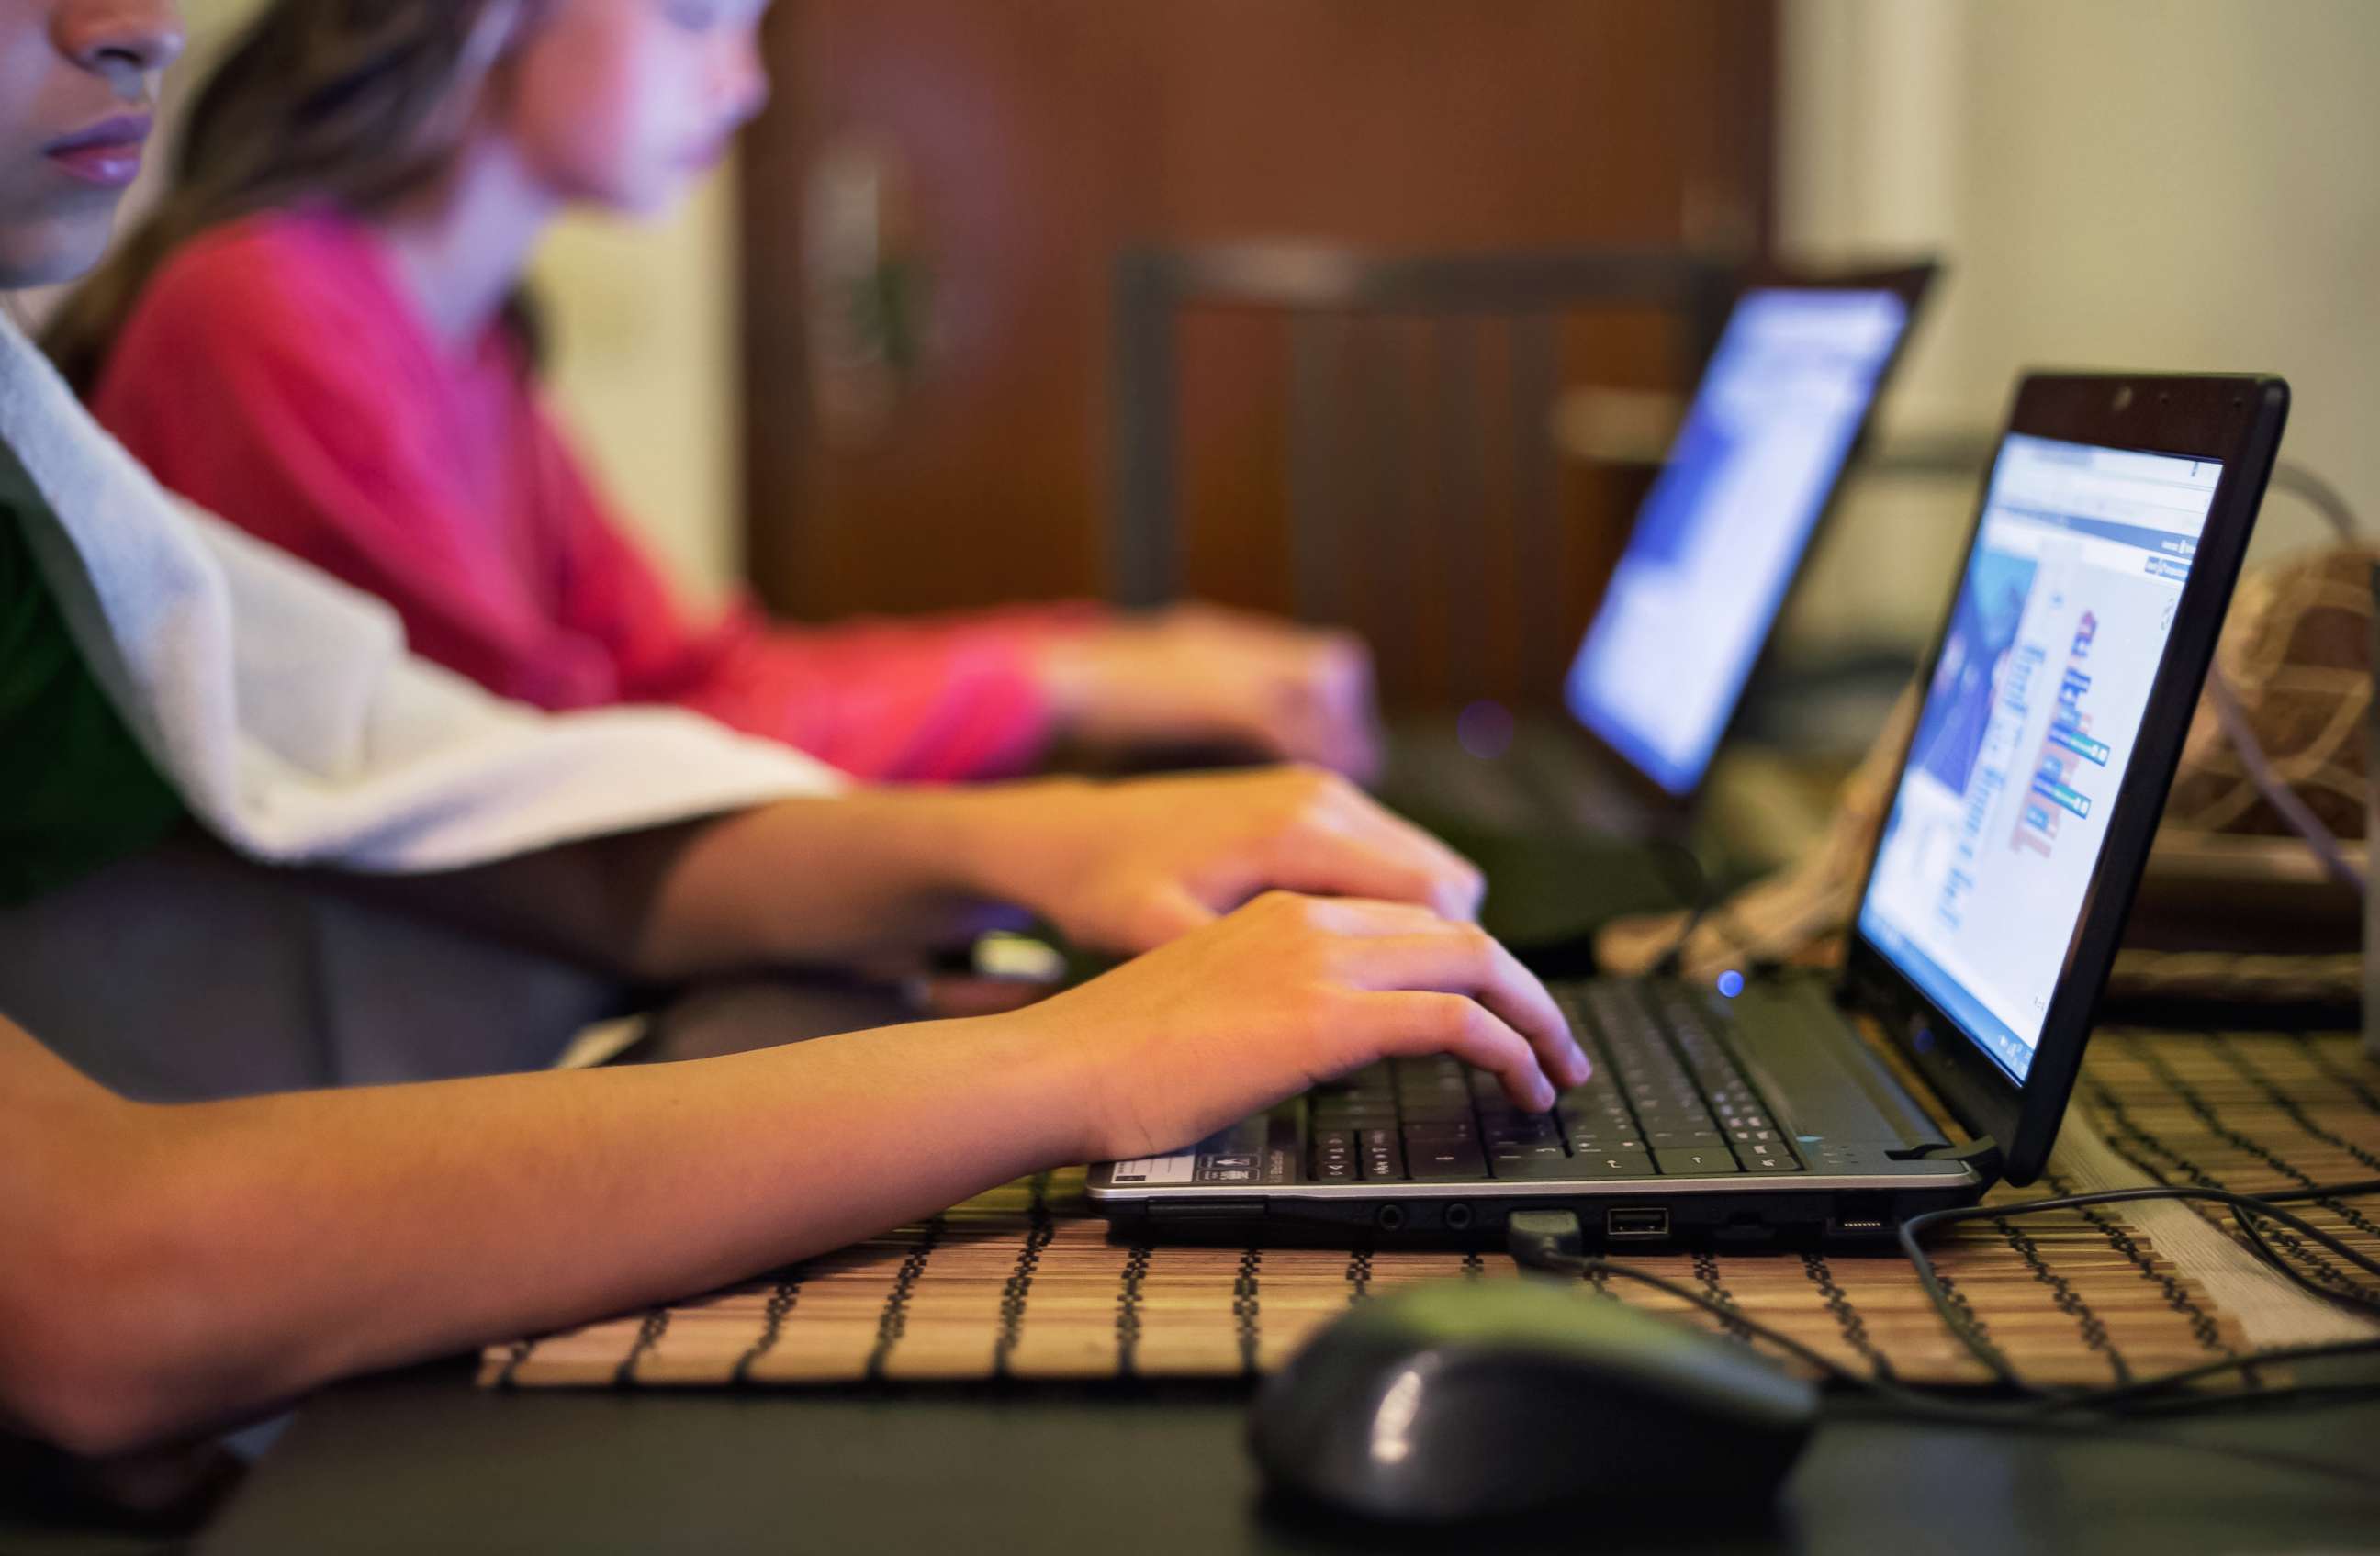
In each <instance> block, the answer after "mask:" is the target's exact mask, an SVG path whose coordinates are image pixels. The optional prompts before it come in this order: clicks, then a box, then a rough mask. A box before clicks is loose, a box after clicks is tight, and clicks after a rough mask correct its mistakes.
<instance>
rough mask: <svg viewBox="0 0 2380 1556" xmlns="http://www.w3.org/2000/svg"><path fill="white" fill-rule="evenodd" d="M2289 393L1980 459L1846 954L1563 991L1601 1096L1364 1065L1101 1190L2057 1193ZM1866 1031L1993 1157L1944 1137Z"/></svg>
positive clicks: (1398, 1222)
mask: <svg viewBox="0 0 2380 1556" xmlns="http://www.w3.org/2000/svg"><path fill="white" fill-rule="evenodd" d="M2288 404H2289V390H2288V386H2287V385H2285V384H2284V383H2282V382H2281V381H2280V380H2277V379H2268V378H2242V377H2186V378H2185V377H2170V378H2167V377H2127V378H2117V377H2063V376H2039V377H2034V378H2031V379H2028V380H2025V382H2024V383H2023V384H2022V387H2021V388H2020V390H2019V392H2018V394H2017V399H2016V404H2015V409H2014V411H2013V413H2012V416H2011V417H2010V425H2009V428H2008V431H2007V432H2006V434H2005V435H2004V436H2003V438H2002V440H2001V442H2000V445H1999V450H1998V455H1997V457H1996V458H1995V461H1994V463H1993V466H1992V470H1991V474H1990V477H1989V480H1988V482H1987V484H1986V486H1985V491H1984V496H1983V501H1982V504H1981V507H1980V510H1979V513H1978V515H1977V518H1976V523H1975V527H1974V530H1973V537H1972V539H1971V540H1970V542H1969V546H1968V551H1967V557H1966V561H1965V565H1964V566H1963V568H1962V569H1961V576H1960V582H1959V585H1958V588H1957V590H1956V592H1955V595H1954V597H1953V598H1952V601H1951V605H1950V610H1949V617H1948V620H1947V621H1946V623H1945V625H1944V628H1943V631H1942V635H1941V637H1940V639H1939V640H1938V642H1937V645H1936V647H1935V651H1934V656H1933V658H1932V661H1931V668H1930V669H1929V671H1928V676H1929V682H1928V686H1927V692H1926V697H1925V704H1924V706H1923V708H1922V710H1921V712H1920V714H1919V717H1918V721H1917V726H1916V730H1915V733H1914V736H1913V740H1912V742H1911V744H1910V748H1909V750H1908V752H1907V753H1906V754H1905V755H1904V757H1903V759H1902V763H1901V769H1900V777H1899V780H1898V788H1897V790H1896V793H1895V796H1894V800H1893V803H1892V808H1891V811H1890V813H1889V814H1888V818H1887V820H1886V823H1885V826H1884V829H1883V835H1882V839H1881V841H1880V843H1879V845H1878V847H1877V850H1876V856H1875V859H1874V861H1873V862H1872V863H1871V865H1870V869H1869V874H1868V879H1867V885H1866V887H1865V890H1864V892H1863V894H1862V896H1861V899H1860V904H1859V909H1858V912H1857V916H1856V923H1854V925H1853V927H1852V935H1851V937H1850V944H1849V947H1848V950H1847V954H1846V960H1845V965H1844V967H1843V969H1842V971H1841V973H1840V978H1839V979H1838V980H1836V981H1835V982H1834V983H1833V984H1832V986H1831V987H1829V984H1828V980H1826V979H1825V978H1823V977H1820V976H1818V975H1815V974H1809V975H1795V974H1777V975H1764V976H1760V977H1756V978H1754V979H1751V980H1749V981H1747V980H1746V979H1744V978H1743V977H1742V976H1741V975H1739V974H1736V973H1729V974H1726V975H1725V976H1723V977H1721V978H1720V979H1719V980H1718V983H1717V984H1716V986H1709V985H1688V984H1684V983H1664V982H1652V981H1630V980H1601V981H1592V982H1585V983H1563V984H1556V985H1554V992H1555V995H1556V997H1557V998H1559V999H1560V1000H1561V1001H1562V1003H1563V1004H1564V1006H1565V1007H1566V1008H1567V1009H1568V1010H1569V1012H1570V1015H1571V1019H1572V1022H1573V1029H1574V1030H1575V1031H1576V1032H1577V1033H1578V1035H1579V1037H1580V1039H1581V1041H1582V1042H1583V1043H1585V1045H1586V1048H1587V1051H1588V1053H1589V1055H1590V1056H1591V1057H1592V1058H1593V1059H1594V1061H1595V1066H1596V1072H1597V1073H1596V1077H1595V1079H1594V1080H1592V1081H1591V1082H1590V1083H1589V1084H1587V1085H1585V1086H1583V1087H1580V1088H1577V1089H1576V1090H1574V1091H1572V1092H1565V1093H1563V1094H1562V1096H1561V1098H1560V1104H1558V1106H1557V1107H1556V1109H1555V1110H1554V1111H1553V1112H1552V1113H1550V1114H1544V1115H1524V1114H1523V1113H1521V1112H1519V1111H1518V1110H1516V1109H1514V1108H1513V1107H1512V1105H1511V1104H1509V1103H1508V1102H1507V1101H1506V1100H1505V1099H1504V1097H1503V1094H1502V1092H1500V1090H1499V1089H1498V1088H1497V1086H1496V1085H1495V1083H1494V1082H1493V1080H1491V1079H1489V1078H1488V1077H1486V1076H1485V1075H1483V1074H1480V1073H1475V1072H1466V1071H1465V1070H1464V1068H1463V1067H1461V1066H1460V1065H1458V1064H1456V1063H1455V1062H1454V1061H1452V1060H1451V1059H1436V1058H1433V1059H1421V1060H1400V1061H1397V1062H1395V1063H1392V1064H1383V1065H1376V1066H1373V1067H1369V1068H1367V1069H1365V1070H1363V1071H1360V1072H1358V1073H1356V1074H1354V1075H1351V1076H1348V1077H1345V1078H1344V1079H1342V1080H1338V1081H1335V1082H1333V1083H1331V1084H1330V1085H1327V1086H1323V1087H1320V1088H1318V1089H1317V1090H1316V1091H1314V1092H1308V1093H1307V1094H1305V1095H1304V1096H1301V1097H1298V1098H1294V1099H1293V1100H1292V1101H1290V1102H1288V1103H1286V1104H1282V1105H1281V1106H1280V1107H1277V1108H1275V1109H1273V1110H1271V1111H1270V1112H1269V1113H1267V1114H1264V1115H1261V1116H1257V1117H1255V1118H1251V1119H1248V1120H1245V1121H1244V1122H1243V1123H1242V1124H1240V1125H1238V1126H1236V1127H1234V1128H1229V1129H1226V1130H1223V1131H1222V1132H1220V1134H1218V1135H1216V1136H1214V1137H1213V1138H1211V1139H1209V1140H1205V1141H1202V1142H1200V1143H1198V1144H1197V1145H1196V1146H1194V1147H1192V1148H1191V1149H1189V1150H1186V1151H1184V1152H1179V1153H1176V1154H1173V1155H1169V1156H1162V1157H1157V1158H1153V1159H1148V1160H1142V1161H1134V1162H1115V1163H1108V1164H1102V1165H1100V1166H1099V1167H1097V1168H1095V1169H1094V1171H1093V1173H1092V1175H1091V1180H1090V1193H1091V1198H1092V1200H1093V1201H1094V1202H1095V1203H1097V1204H1098V1205H1099V1208H1100V1210H1101V1211H1102V1212H1103V1213H1105V1214H1107V1215H1108V1216H1110V1217H1111V1218H1113V1219H1115V1220H1117V1221H1118V1222H1129V1223H1131V1224H1134V1226H1135V1231H1136V1232H1137V1233H1139V1234H1140V1235H1153V1236H1162V1235H1165V1234H1166V1233H1168V1232H1172V1233H1174V1234H1177V1235H1190V1234H1193V1233H1196V1234H1198V1235H1203V1236H1214V1235H1216V1234H1218V1233H1220V1232H1223V1231H1225V1230H1226V1229H1229V1230H1230V1231H1231V1233H1232V1234H1233V1235H1235V1236H1266V1235H1269V1234H1273V1233H1278V1234H1280V1235H1282V1236H1288V1235H1291V1234H1292V1233H1293V1231H1295V1230H1296V1229H1298V1228H1301V1227H1302V1228H1305V1229H1306V1230H1308V1231H1311V1230H1313V1229H1316V1228H1333V1229H1337V1230H1338V1231H1339V1232H1341V1233H1342V1235H1343V1233H1344V1232H1345V1231H1347V1230H1348V1229H1351V1228H1355V1227H1370V1228H1374V1229H1376V1231H1378V1232H1380V1233H1387V1234H1391V1235H1394V1234H1406V1235H1414V1236H1475V1237H1479V1238H1482V1239H1486V1240H1492V1239H1493V1238H1494V1237H1495V1236H1498V1235H1499V1234H1500V1230H1501V1227H1502V1224H1503V1222H1504V1221H1505V1219H1506V1217H1508V1216H1509V1215H1510V1214H1511V1213H1512V1212H1513V1211H1515V1210H1523V1209H1540V1208H1554V1207H1560V1208H1563V1209H1568V1210H1573V1211H1574V1212H1577V1213H1578V1214H1579V1216H1580V1219H1581V1222H1582V1224H1585V1225H1586V1226H1587V1227H1588V1228H1589V1229H1590V1231H1593V1230H1597V1229H1600V1230H1602V1231H1603V1232H1605V1233H1606V1234H1607V1235H1608V1236H1610V1237H1611V1238H1614V1239H1618V1240H1621V1241H1631V1240H1633V1241H1639V1242H1645V1243H1658V1242H1661V1241H1665V1240H1679V1241H1712V1240H1737V1239H1741V1240H1744V1241H1759V1240H1768V1239H1795V1240H1800V1239H1820V1240H1825V1241H1842V1242H1853V1243H1855V1242H1859V1241H1863V1240H1873V1239H1878V1238H1882V1237H1885V1236H1888V1235H1889V1231H1890V1228H1891V1226H1892V1225H1893V1224H1894V1223H1895V1222H1897V1221H1899V1220H1900V1219H1901V1218H1903V1217H1905V1216H1907V1215H1910V1214H1912V1213H1914V1212H1918V1211H1921V1210H1925V1209H1932V1208H1937V1207H1939V1206H1942V1205H1946V1204H1951V1203H1961V1202H1965V1201H1969V1200H1973V1199H1974V1198H1975V1197H1976V1196H1978V1195H1979V1194H1980V1193H1981V1192H1982V1191H1983V1190H1984V1188H1986V1187H1987V1186H1988V1185H1989V1184H1990V1182H1991V1181H1992V1180H1993V1179H1994V1178H1995V1177H1996V1176H2005V1177H2007V1178H2008V1179H2009V1180H2010V1181H2011V1182H2015V1183H2027V1182H2030V1181H2032V1180H2033V1178H2034V1176H2037V1175H2038V1174H2039V1172H2040V1171H2041V1168H2042V1164H2043V1163H2044V1162H2045V1161H2046V1159H2047V1157H2048V1154H2049V1148H2050V1145H2051V1142H2052V1141H2053V1140H2054V1139H2055V1138H2056V1135H2057V1131H2058V1121H2059V1118H2060V1117H2061V1116H2062V1115H2063V1113H2064V1111H2065V1108H2066V1103H2067V1098H2068V1096H2069V1094H2070V1092H2071V1091H2072V1089H2073V1083H2074V1077H2075V1072H2076V1068H2077V1067H2078V1066H2079V1065H2080V1063H2081V1061H2082V1056H2083V1043H2084V1042H2085V1040H2086V1039H2087V1038H2088V1036H2089V1034H2090V1029H2091V1019H2092V1012H2093V1008H2094V1007H2095V1004H2096V1003H2097V1000H2098V997H2099V994H2100V990H2101V988H2102V986H2103V984H2104V983H2106V980H2107V968H2108V965H2109V963H2110V962H2111V961H2112V960H2113V959H2114V956H2115V949H2116V942H2117V938H2118V935H2119V932H2120V931H2121V929H2122V926H2123V923H2124V918H2125V915H2126V913H2127V911H2129V909H2130V906H2131V898H2132V893H2133V889H2134V887H2136V886H2137V885H2138V883H2139V879H2140V873H2141V868H2142V865H2143V862H2145V860H2146V858H2147V854H2148V848H2149V838H2150V835H2151V833H2152V832H2153V831H2154V830H2155V825H2156V820H2157V815H2158V813H2159V811H2160V810H2161V809H2162V808H2163V805H2164V799H2165V792H2166V789H2167V786H2168V784H2169V783H2170V782H2171V781H2172V777H2173V769H2174V766H2175V763H2176V762H2177V761H2178V760H2179V758H2180V751H2181V742H2182V736H2183V733H2184V730H2186V729H2187V727H2188V725H2189V722H2190V718H2191V713H2192V708H2193V706H2195V703H2196V700H2197V695H2198V691H2199V687H2200V684H2201V682H2202V681H2203V680H2204V676H2205V672H2206V666H2207V662H2208V659H2209V657H2210V656H2211V655H2212V654H2213V652H2214V648H2215V641H2216V634H2217V633H2218V631H2219V630H2220V628H2221V626H2222V621H2223V613H2224V609H2225V607H2226V605H2227V603H2228V600H2229V598H2230V595H2231V587H2232V583H2233V581H2234V579H2235V578H2236V576H2237V575H2238V573H2239V568H2240V556H2241V553H2242V551H2243V550H2244V549H2245V548H2246V545H2247V540H2248V533H2249V530H2250V528H2251V526H2252V525H2253V523H2254V520H2255V514H2256V509H2257V505H2258V503H2259V502H2260V501H2261V500H2262V498H2263V494H2264V489H2265V478H2266V476H2267V475H2268V474H2269V473H2270V471H2271V468H2272V463H2273V457H2274V453H2275V451H2276V450H2277V447H2278V445H2279V441H2280V435H2281V427H2282V422H2283V420H2284V417H2285V416H2286V414H2287V410H2288ZM1858 1022H1867V1023H1872V1024H1873V1026H1874V1027H1875V1028H1876V1029H1880V1031H1881V1032H1882V1033H1883V1035H1884V1036H1885V1037H1887V1038H1888V1040H1889V1041H1890V1042H1891V1043H1893V1044H1894V1046H1895V1047H1896V1048H1897V1049H1898V1050H1899V1052H1900V1055H1901V1057H1902V1058H1903V1059H1904V1060H1905V1061H1906V1062H1907V1064H1908V1065H1909V1066H1910V1067H1911V1068H1912V1069H1913V1070H1914V1071H1915V1072H1916V1073H1918V1074H1919V1075H1922V1076H1923V1077H1924V1078H1925V1080H1926V1081H1927V1082H1928V1083H1929V1084H1930V1085H1931V1086H1932V1088H1933V1089H1934V1091H1935V1092H1936V1093H1937V1095H1938V1096H1939V1097H1940V1098H1941V1100H1942V1101H1943V1102H1944V1103H1945V1104H1948V1105H1949V1108H1950V1109H1951V1110H1952V1112H1953V1113H1954V1115H1955V1116H1957V1117H1958V1119H1959V1120H1960V1122H1961V1124H1963V1125H1964V1126H1965V1127H1966V1128H1967V1129H1968V1130H1969V1131H1971V1132H1972V1133H1973V1135H1974V1136H1975V1137H1976V1140H1975V1142H1974V1143H1973V1145H1971V1146H1969V1147H1966V1148H1962V1149H1960V1150H1953V1149H1952V1148H1951V1147H1950V1145H1949V1143H1948V1142H1947V1141H1946V1140H1944V1139H1943V1138H1942V1134H1941V1131H1939V1130H1938V1129H1937V1128H1935V1127H1934V1126H1933V1125H1931V1124H1929V1123H1928V1122H1927V1118H1926V1114H1925V1110H1924V1109H1922V1108H1921V1107H1920V1106H1919V1105H1918V1104H1917V1103H1916V1102H1915V1101H1914V1100H1913V1098H1912V1097H1911V1096H1910V1094H1909V1093H1908V1092H1906V1091H1905V1090H1903V1088H1902V1087H1901V1085H1900V1083H1899V1082H1898V1081H1897V1080H1895V1079H1894V1077H1893V1075H1892V1074H1891V1072H1890V1071H1889V1070H1888V1068H1887V1067H1886V1066H1885V1065H1884V1064H1883V1063H1881V1062H1880V1061H1879V1059H1878V1058H1877V1057H1876V1055H1875V1054H1874V1053H1873V1051H1872V1050H1871V1049H1869V1048H1868V1046H1867V1045H1866V1043H1864V1041H1863V1039H1862V1037H1861V1035H1860V1033H1859V1031H1858V1030H1857V1028H1856V1026H1855V1023H1858Z"/></svg>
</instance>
